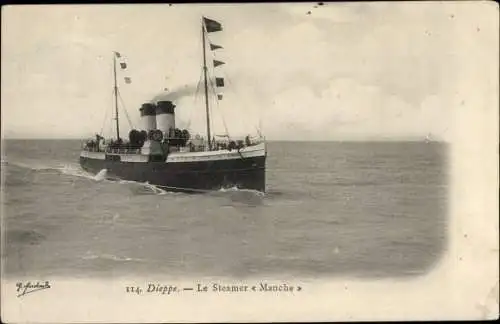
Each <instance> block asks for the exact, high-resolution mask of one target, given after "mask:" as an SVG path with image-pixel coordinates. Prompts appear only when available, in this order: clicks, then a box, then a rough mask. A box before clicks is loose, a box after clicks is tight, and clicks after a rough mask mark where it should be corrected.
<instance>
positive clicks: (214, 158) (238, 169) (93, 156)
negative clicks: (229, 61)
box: [80, 17, 267, 192]
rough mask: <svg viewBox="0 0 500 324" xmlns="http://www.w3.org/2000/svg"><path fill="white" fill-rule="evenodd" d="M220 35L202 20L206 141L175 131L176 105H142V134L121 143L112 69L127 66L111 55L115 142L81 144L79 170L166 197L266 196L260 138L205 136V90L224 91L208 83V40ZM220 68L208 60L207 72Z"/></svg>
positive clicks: (212, 22)
mask: <svg viewBox="0 0 500 324" xmlns="http://www.w3.org/2000/svg"><path fill="white" fill-rule="evenodd" d="M219 31H222V25H221V23H220V22H218V21H215V20H212V19H209V18H206V17H202V19H201V37H202V44H203V55H202V56H203V71H202V75H203V87H204V99H205V100H204V104H205V113H206V138H205V137H204V136H199V135H197V136H194V137H192V136H191V134H190V132H189V131H188V130H187V129H184V130H181V129H179V128H176V116H175V111H176V105H175V103H174V102H173V101H171V100H158V101H154V100H153V101H151V102H147V103H144V104H143V105H142V107H141V108H140V109H139V111H140V116H141V123H142V128H143V129H142V130H136V129H132V130H131V131H130V132H129V136H128V137H129V138H128V141H127V140H124V139H123V138H121V137H120V128H119V114H118V110H119V109H118V94H119V92H118V91H119V90H118V85H117V84H118V83H117V67H118V68H122V69H123V68H126V63H123V62H119V59H120V58H121V54H120V53H119V52H113V72H114V104H115V105H114V114H115V118H114V119H115V121H116V138H115V139H104V137H102V136H101V134H96V138H95V139H91V140H88V141H87V142H86V143H84V145H83V149H82V151H81V153H80V165H81V167H82V168H83V169H84V170H86V171H87V172H90V173H94V174H97V173H99V172H101V171H102V170H106V174H107V176H108V177H111V178H118V179H123V180H131V181H138V182H147V183H149V184H152V185H155V186H157V187H159V188H162V189H165V190H168V191H183V192H206V191H212V190H220V189H223V188H234V187H236V188H239V189H251V190H257V191H261V192H265V186H266V183H265V169H266V156H267V150H266V142H265V139H264V137H263V136H262V135H260V134H259V137H257V138H251V137H250V136H246V137H245V139H244V140H242V139H240V140H233V139H232V138H231V137H230V136H229V135H228V134H226V135H225V137H224V138H223V140H215V136H213V134H212V133H211V130H210V125H211V123H210V118H211V116H210V105H209V101H210V100H209V85H210V86H211V87H212V89H215V88H216V87H223V86H224V78H218V77H217V78H215V85H214V82H213V80H212V79H214V78H210V80H209V76H208V64H207V61H208V60H207V51H215V50H217V49H221V48H222V46H219V45H215V44H213V43H211V42H210V39H209V37H208V34H209V33H213V32H219ZM207 43H208V45H209V48H208V49H207V47H208V46H207ZM118 64H119V65H118ZM222 64H224V62H221V61H217V60H213V64H212V65H211V66H213V69H214V70H215V69H216V68H217V67H218V66H220V65H222ZM125 82H126V83H130V79H129V78H125ZM214 92H215V91H214ZM213 95H215V93H214V94H213ZM216 96H217V100H221V99H222V97H221V95H220V94H216ZM127 117H128V116H127ZM259 133H260V132H259Z"/></svg>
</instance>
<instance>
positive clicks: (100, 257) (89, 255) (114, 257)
mask: <svg viewBox="0 0 500 324" xmlns="http://www.w3.org/2000/svg"><path fill="white" fill-rule="evenodd" d="M81 259H83V260H110V261H118V262H130V261H131V262H140V261H144V259H138V258H130V257H124V256H117V255H114V254H100V255H97V254H93V253H90V252H87V253H86V254H85V255H83V256H82V257H81Z"/></svg>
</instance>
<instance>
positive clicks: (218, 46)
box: [210, 43, 224, 51]
mask: <svg viewBox="0 0 500 324" xmlns="http://www.w3.org/2000/svg"><path fill="white" fill-rule="evenodd" d="M219 48H224V47H222V46H220V45H215V44H212V43H210V50H211V51H215V50H216V49H219Z"/></svg>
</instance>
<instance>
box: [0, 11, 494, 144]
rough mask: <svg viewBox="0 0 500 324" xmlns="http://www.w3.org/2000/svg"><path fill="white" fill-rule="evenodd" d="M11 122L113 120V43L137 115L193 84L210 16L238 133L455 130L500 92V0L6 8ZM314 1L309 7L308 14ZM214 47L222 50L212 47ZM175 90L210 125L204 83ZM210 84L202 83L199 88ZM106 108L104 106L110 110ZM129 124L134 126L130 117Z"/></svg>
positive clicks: (7, 128) (71, 127) (54, 125)
mask: <svg viewBox="0 0 500 324" xmlns="http://www.w3.org/2000/svg"><path fill="white" fill-rule="evenodd" d="M2 9H3V10H2V57H1V60H2V71H1V73H2V106H1V108H2V133H3V136H7V137H44V138H47V137H50V138H52V137H72V138H74V137H86V136H91V135H92V134H94V133H95V132H99V131H100V130H101V128H102V127H103V122H105V124H104V128H105V134H110V133H111V131H112V128H111V126H112V123H111V117H112V116H111V115H110V114H111V112H112V107H113V97H112V86H113V85H112V81H113V79H112V51H113V50H116V51H119V52H120V53H122V55H123V58H124V59H125V60H126V62H127V64H128V69H127V70H126V74H123V73H122V74H120V75H119V80H123V77H124V76H129V77H131V78H132V83H131V84H120V89H121V90H120V91H121V93H122V97H123V99H124V103H125V107H126V109H127V111H128V114H129V116H130V118H131V119H132V123H133V125H134V126H135V127H136V128H139V125H140V122H139V113H138V108H139V107H140V105H141V104H142V103H144V102H147V101H149V100H150V99H152V98H153V97H154V96H155V95H157V94H158V93H160V92H161V91H162V90H163V89H164V88H165V87H168V88H169V89H171V90H175V89H179V88H180V89H182V88H184V87H186V86H187V88H186V89H188V90H189V89H195V88H196V84H197V82H198V80H199V79H200V74H201V71H202V70H201V59H202V56H201V39H200V28H201V27H200V20H201V16H202V15H206V16H207V17H210V18H212V19H215V20H217V21H219V22H221V23H222V25H223V28H224V30H223V31H222V32H218V33H211V34H210V35H209V37H210V39H211V41H212V42H213V43H215V44H218V45H222V46H223V47H224V49H222V50H218V51H217V52H216V53H215V55H216V58H217V59H218V60H222V61H224V62H226V64H225V65H223V66H221V67H218V68H217V69H216V72H217V75H219V76H225V77H226V87H225V89H224V90H223V94H224V99H223V100H222V101H221V102H220V104H219V107H217V106H214V107H213V119H214V127H215V128H216V132H218V133H222V132H224V128H223V123H222V118H221V116H223V117H224V120H225V122H226V125H227V127H228V130H229V133H230V134H233V135H238V134H244V133H248V132H252V133H255V132H256V131H255V129H256V127H259V125H260V127H261V128H262V130H263V132H264V135H266V137H267V138H268V139H277V140H285V139H291V140H298V139H299V140H300V139H303V140H345V139H356V140H359V139H369V140H375V139H406V138H416V139H419V138H420V139H422V138H425V136H430V137H431V138H434V139H440V140H448V139H449V138H450V136H452V134H453V127H454V110H456V109H480V107H468V106H467V104H468V102H471V101H470V100H467V98H468V97H471V98H472V97H474V98H478V97H481V96H492V95H498V79H497V78H498V63H497V61H498V54H499V53H498V7H497V6H496V5H495V4H494V3H493V2H484V3H475V4H474V3H465V2H460V3H446V4H443V3H432V2H424V3H394V2H392V3H332V4H328V3H327V4H325V5H324V6H319V7H317V8H314V3H307V4H286V3H279V4H230V5H204V6H201V5H191V4H185V5H172V6H169V5H102V6H96V5H80V6H76V5H75V6H73V5H71V6H70V5H67V6H56V5H47V6H22V7H21V6H11V7H3V8H2ZM309 11H310V13H309ZM210 55H212V54H210ZM186 93H187V94H188V95H187V96H185V97H182V98H179V99H178V100H177V102H176V103H177V115H178V118H179V120H180V126H186V125H189V127H190V128H191V129H192V130H193V131H195V132H196V131H200V132H204V125H205V124H204V123H205V115H204V109H203V105H202V103H203V101H202V97H201V95H199V96H197V97H196V98H195V95H194V91H186ZM200 94H201V93H200ZM106 114H107V116H106ZM121 116H122V117H123V118H121V127H122V129H123V132H125V133H128V130H129V129H130V127H129V126H128V121H127V118H126V117H125V116H124V114H123V111H122V113H121Z"/></svg>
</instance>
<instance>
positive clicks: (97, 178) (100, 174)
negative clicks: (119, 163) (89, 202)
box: [93, 169, 108, 181]
mask: <svg viewBox="0 0 500 324" xmlns="http://www.w3.org/2000/svg"><path fill="white" fill-rule="evenodd" d="M107 175H108V170H106V169H102V170H101V171H99V172H98V173H97V174H96V175H95V176H94V177H93V178H94V180H95V181H102V180H105V179H106V176H107Z"/></svg>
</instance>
